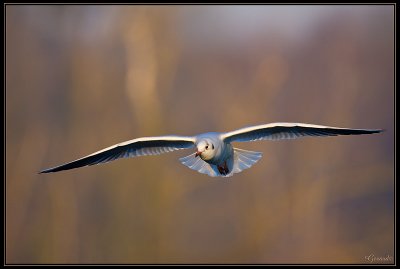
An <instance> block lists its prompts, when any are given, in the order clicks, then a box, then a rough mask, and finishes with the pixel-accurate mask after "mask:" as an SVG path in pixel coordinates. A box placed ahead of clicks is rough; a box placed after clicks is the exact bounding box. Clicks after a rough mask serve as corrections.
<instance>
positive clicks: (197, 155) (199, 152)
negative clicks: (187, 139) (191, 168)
mask: <svg viewBox="0 0 400 269" xmlns="http://www.w3.org/2000/svg"><path fill="white" fill-rule="evenodd" d="M202 153H203V152H202V151H196V154H195V155H194V156H195V157H199V156H200V155H201V154H202Z"/></svg>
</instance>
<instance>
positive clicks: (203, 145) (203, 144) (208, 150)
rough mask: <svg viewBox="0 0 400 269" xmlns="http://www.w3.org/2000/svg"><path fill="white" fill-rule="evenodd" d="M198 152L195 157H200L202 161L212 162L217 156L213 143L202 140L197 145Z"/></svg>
mask: <svg viewBox="0 0 400 269" xmlns="http://www.w3.org/2000/svg"><path fill="white" fill-rule="evenodd" d="M196 146H197V151H196V154H195V156H196V157H198V156H200V158H201V159H203V160H205V161H207V160H211V159H212V158H214V156H215V146H214V144H213V143H211V141H208V140H201V141H200V142H199V143H197V145H196Z"/></svg>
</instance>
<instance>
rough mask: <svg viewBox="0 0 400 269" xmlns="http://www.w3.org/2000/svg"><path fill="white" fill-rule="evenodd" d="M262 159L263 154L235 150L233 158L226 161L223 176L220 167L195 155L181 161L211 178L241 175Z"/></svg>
mask: <svg viewBox="0 0 400 269" xmlns="http://www.w3.org/2000/svg"><path fill="white" fill-rule="evenodd" d="M261 157H262V153H261V152H255V151H249V150H244V149H238V148H234V149H233V157H232V158H230V159H228V160H227V161H226V165H227V170H228V171H227V172H228V173H226V174H222V173H221V172H220V171H219V169H218V166H216V165H213V164H209V163H207V162H205V161H203V160H202V159H201V158H198V157H196V156H195V153H193V154H190V155H189V156H186V157H183V158H180V159H179V160H180V161H181V163H182V164H183V165H186V166H187V167H189V168H190V169H193V170H196V171H197V172H199V173H202V174H207V175H209V176H211V177H231V176H233V174H235V173H240V172H242V171H243V170H245V169H248V168H250V167H251V166H252V165H253V164H255V163H256V162H257V161H258V160H259V159H260V158H261Z"/></svg>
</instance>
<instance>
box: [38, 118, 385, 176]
mask: <svg viewBox="0 0 400 269" xmlns="http://www.w3.org/2000/svg"><path fill="white" fill-rule="evenodd" d="M382 131H383V130H380V129H349V128H338V127H330V126H322V125H314V124H305V123H285V122H284V123H270V124H263V125H257V126H251V127H245V128H241V129H238V130H235V131H232V132H227V133H217V132H210V133H204V134H200V135H196V136H177V135H168V136H156V137H142V138H137V139H133V140H129V141H126V142H122V143H119V144H116V145H114V146H111V147H108V148H106V149H103V150H100V151H97V152H95V153H93V154H90V155H88V156H86V157H83V158H80V159H78V160H75V161H72V162H69V163H65V164H62V165H59V166H56V167H53V168H49V169H45V170H42V171H40V172H39V173H52V172H58V171H63V170H69V169H74V168H79V167H83V166H89V165H94V164H101V163H106V162H110V161H114V160H117V159H120V158H129V157H137V156H144V155H158V154H161V153H166V152H171V151H174V150H180V149H188V148H196V152H195V153H193V154H190V155H189V156H186V157H183V158H180V159H179V160H180V161H181V163H182V164H184V165H186V166H187V167H189V168H190V169H193V170H196V171H198V172H199V173H203V174H207V175H209V176H211V177H218V176H221V177H230V176H232V175H233V174H235V173H240V172H241V171H243V170H244V169H248V168H250V167H251V166H252V165H254V164H255V163H256V162H257V161H258V160H259V159H260V158H261V156H262V153H261V152H254V151H249V150H243V149H239V148H235V147H233V146H232V142H250V141H257V140H281V139H294V138H298V137H302V136H336V135H361V134H373V133H380V132H382Z"/></svg>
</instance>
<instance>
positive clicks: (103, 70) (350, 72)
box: [5, 5, 394, 263]
mask: <svg viewBox="0 0 400 269" xmlns="http://www.w3.org/2000/svg"><path fill="white" fill-rule="evenodd" d="M273 8H277V7H273V6H270V7H269V6H263V7H258V8H257V7H252V8H250V7H244V6H240V7H239V6H237V7H234V8H232V7H228V6H219V7H212V6H63V5H59V6H34V5H33V6H23V5H19V6H14V5H7V6H6V13H5V14H6V40H5V41H6V42H5V43H6V190H5V192H6V205H5V208H6V215H5V217H6V223H5V224H6V244H5V245H6V263H365V262H366V260H365V258H364V257H365V256H366V255H369V254H374V255H376V256H385V255H391V256H393V255H394V204H393V203H394V88H393V87H394V17H393V14H394V13H393V7H391V6H370V7H366V6H344V7H340V8H339V7H337V6H335V7H334V6H332V7H330V6H326V7H325V9H327V10H331V12H330V13H329V15H327V16H320V17H319V18H318V19H316V20H315V22H314V23H312V27H313V29H312V30H310V29H308V28H307V27H306V28H307V29H303V30H302V29H299V30H298V31H297V30H296V34H297V37H296V38H290V36H289V35H285V34H284V33H283V30H282V31H281V29H283V28H280V25H279V23H277V24H275V26H274V28H271V27H269V28H268V26H269V24H267V21H264V20H260V21H254V20H256V18H260V17H261V18H263V12H264V11H266V10H268V9H273ZM287 8H288V9H289V11H284V12H286V13H285V14H288V18H286V19H287V20H286V24H287V26H288V27H287V28H288V29H297V28H295V26H297V25H299V24H300V22H299V21H298V19H299V18H301V16H297V17H296V16H295V15H299V14H300V13H298V12H300V9H302V10H303V11H304V9H306V8H307V7H300V6H299V7H295V6H290V7H287ZM309 8H311V7H309ZM232 9H234V11H232ZM241 9H243V10H241ZM249 10H250V11H249ZM255 11H257V12H256V13H257V14H253V13H252V12H255ZM234 12H237V14H240V16H238V17H237V18H236V17H235V13H234ZM246 12H247V13H246ZM316 13H317V12H316ZM232 14H233V15H232ZM260 14H261V15H260ZM269 14H270V13H269ZM291 14H293V17H292V16H291ZM228 15H229V16H230V17H229V16H228ZM255 15H257V16H255ZM225 16H228V18H231V20H230V22H236V23H234V24H233V25H230V24H229V20H228V23H226V22H225V24H223V23H222V22H223V21H224V19H226V18H227V17H225ZM232 16H233V18H234V20H232ZM265 16H267V15H265ZM310 16H311V15H310ZM237 20H238V21H237ZM240 20H242V21H240ZM246 22H248V23H253V24H250V26H251V27H250V28H252V27H253V26H254V27H255V26H257V27H258V28H257V29H258V30H257V31H253V32H252V34H248V32H249V31H247V30H246V29H243V28H241V29H239V26H238V25H245V23H246ZM235 27H237V29H235ZM243 27H244V26H243ZM282 27H283V25H282ZM310 27H311V26H310ZM232 28H233V29H232ZM271 29H272V30H271ZM301 31H304V34H303V33H302V32H301ZM279 121H289V122H305V123H314V124H324V125H331V126H340V127H350V128H383V129H385V130H386V132H384V133H382V134H378V135H370V136H357V137H334V138H304V139H299V140H296V141H279V142H256V143H248V144H237V145H236V146H237V147H239V148H244V149H250V150H257V151H262V152H264V157H263V158H262V159H261V160H260V161H259V163H257V164H256V165H255V166H254V167H253V168H252V169H249V170H246V171H244V172H242V173H240V174H237V175H235V176H234V177H232V178H229V179H214V178H210V177H207V176H205V175H203V174H199V173H197V172H195V171H192V170H189V169H187V168H186V167H184V166H183V165H181V164H180V163H179V161H178V158H179V157H182V156H186V155H188V154H190V153H191V152H190V151H178V152H174V153H170V154H165V155H160V156H149V157H142V158H135V159H124V160H119V161H117V162H113V163H110V164H105V165H100V166H93V167H86V168H81V169H76V170H72V171H66V172H62V173H56V174H48V175H38V174H37V171H39V170H41V169H43V168H47V167H50V166H54V165H58V164H61V163H63V162H67V161H71V160H74V159H76V158H78V157H81V156H84V155H87V154H89V153H92V152H94V151H97V150H100V149H102V148H105V147H108V146H110V145H113V144H115V143H118V142H122V141H125V140H129V139H133V138H136V137H142V136H154V135H164V134H181V135H192V134H196V133H201V132H207V131H229V130H232V129H236V128H240V127H243V126H246V125H254V124H261V123H269V122H279Z"/></svg>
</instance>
